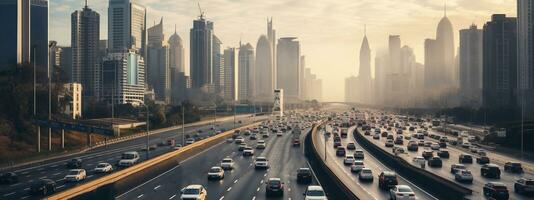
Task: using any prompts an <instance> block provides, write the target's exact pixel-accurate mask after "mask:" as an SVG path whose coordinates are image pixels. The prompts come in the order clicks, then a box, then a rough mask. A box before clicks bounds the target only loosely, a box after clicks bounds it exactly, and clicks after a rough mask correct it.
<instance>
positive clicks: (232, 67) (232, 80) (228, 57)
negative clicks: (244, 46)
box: [223, 48, 238, 102]
mask: <svg viewBox="0 0 534 200" xmlns="http://www.w3.org/2000/svg"><path fill="white" fill-rule="evenodd" d="M237 56H238V54H237V52H236V48H227V49H225V50H224V86H223V87H224V91H223V98H224V100H225V101H227V102H232V101H235V100H237V93H236V91H237V89H236V87H237V77H236V75H237V71H236V70H237V62H238V57H237Z"/></svg>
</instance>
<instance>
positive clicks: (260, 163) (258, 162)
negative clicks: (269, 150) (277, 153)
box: [254, 157, 269, 169]
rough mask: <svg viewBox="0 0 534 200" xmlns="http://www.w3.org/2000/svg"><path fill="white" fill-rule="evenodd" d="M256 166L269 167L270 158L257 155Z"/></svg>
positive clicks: (257, 167) (259, 167)
mask: <svg viewBox="0 0 534 200" xmlns="http://www.w3.org/2000/svg"><path fill="white" fill-rule="evenodd" d="M254 168H256V169H267V168H269V160H267V158H266V157H256V159H255V160H254Z"/></svg>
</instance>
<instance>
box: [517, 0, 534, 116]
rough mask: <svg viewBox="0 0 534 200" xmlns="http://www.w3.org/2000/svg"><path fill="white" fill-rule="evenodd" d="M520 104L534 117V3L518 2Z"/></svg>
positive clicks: (523, 0)
mask: <svg viewBox="0 0 534 200" xmlns="http://www.w3.org/2000/svg"><path fill="white" fill-rule="evenodd" d="M517 45H518V46H517V55H518V56H517V58H518V63H517V64H518V73H517V75H518V77H517V78H518V81H519V82H518V88H519V91H518V93H517V94H518V103H519V105H520V106H521V107H523V108H524V111H525V113H524V114H525V115H526V116H527V117H528V118H532V117H534V105H532V103H528V102H533V101H534V1H531V0H518V1H517Z"/></svg>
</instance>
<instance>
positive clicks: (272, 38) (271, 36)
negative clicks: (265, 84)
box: [256, 17, 277, 88]
mask: <svg viewBox="0 0 534 200" xmlns="http://www.w3.org/2000/svg"><path fill="white" fill-rule="evenodd" d="M267 40H269V43H270V44H271V60H272V63H273V76H272V77H273V87H274V88H276V84H277V83H276V70H277V67H276V65H277V61H276V30H274V29H273V18H272V17H271V19H270V20H269V19H267ZM256 48H258V47H256Z"/></svg>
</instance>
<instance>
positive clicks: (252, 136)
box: [248, 133, 258, 140]
mask: <svg viewBox="0 0 534 200" xmlns="http://www.w3.org/2000/svg"><path fill="white" fill-rule="evenodd" d="M248 139H250V140H256V139H258V138H257V137H256V134H255V133H254V134H251V135H250V137H249V138H248Z"/></svg>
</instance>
